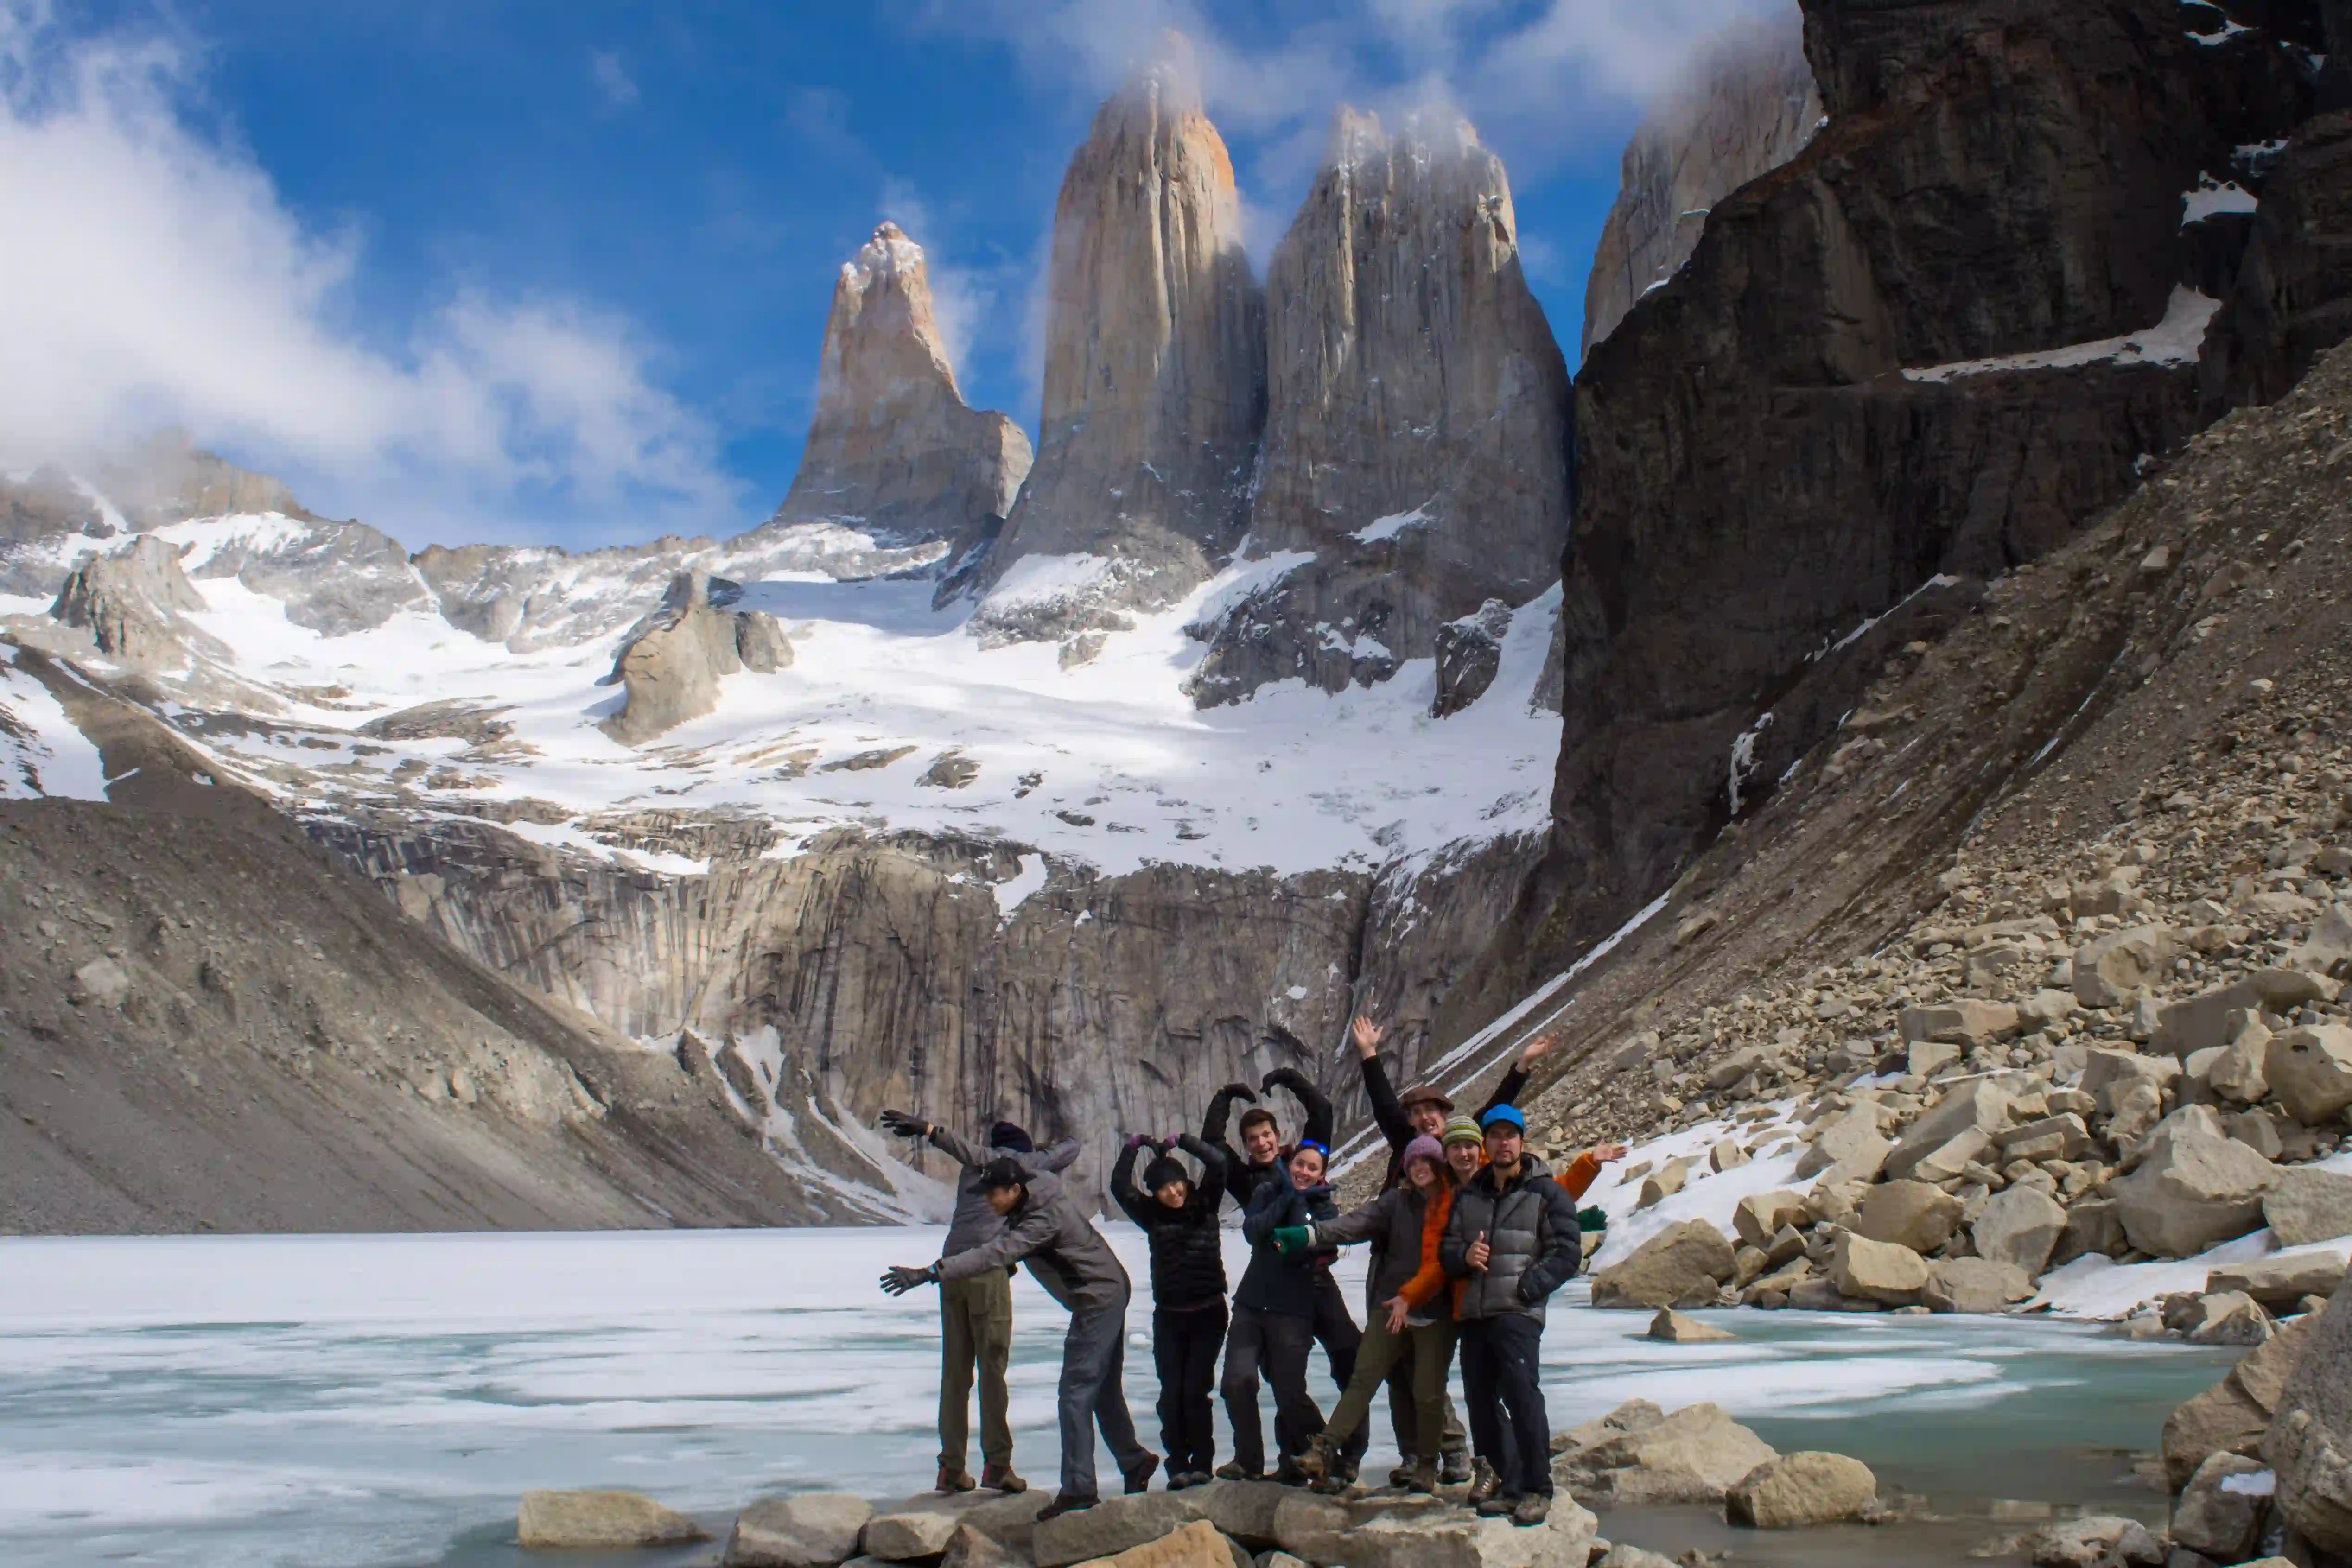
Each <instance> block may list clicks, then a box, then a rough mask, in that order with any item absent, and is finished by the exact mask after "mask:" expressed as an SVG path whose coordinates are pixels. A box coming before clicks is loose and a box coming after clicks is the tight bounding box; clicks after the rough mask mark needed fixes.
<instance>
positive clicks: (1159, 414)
mask: <svg viewBox="0 0 2352 1568" xmlns="http://www.w3.org/2000/svg"><path fill="white" fill-rule="evenodd" d="M1046 287H1047V297H1046V322H1045V337H1046V342H1045V407H1044V412H1043V419H1042V423H1041V425H1040V429H1039V440H1038V454H1037V465H1036V468H1035V471H1034V473H1033V474H1032V475H1031V476H1030V479H1029V483H1028V485H1027V486H1026V487H1025V488H1024V490H1023V492H1022V495H1021V499H1020V501H1019V503H1018V504H1017V505H1016V506H1015V507H1014V508H1013V517H1012V519H1011V521H1010V522H1009V523H1008V524H1007V525H1006V528H1005V531H1004V536H1003V538H1002V539H1001V540H1000V541H999V542H998V545H997V547H996V549H995V550H994V552H993V553H992V559H991V561H990V563H989V567H988V570H987V574H986V576H987V580H988V581H989V582H990V583H992V584H995V585H998V586H999V587H1000V588H1002V589H1003V593H1001V594H999V595H995V596H992V602H991V603H983V605H982V624H983V630H984V631H990V630H992V631H993V632H995V633H996V634H999V635H1011V636H1033V637H1045V636H1058V635H1061V634H1063V633H1065V632H1070V631H1079V630H1084V629H1086V628H1087V627H1088V626H1103V625H1113V624H1117V623H1118V621H1119V612H1120V611H1121V610H1122V609H1124V608H1135V607H1158V606H1160V605H1164V604H1167V603H1169V602H1171V601H1173V600H1175V599H1176V598H1178V597H1180V596H1181V595H1182V594H1183V593H1184V592H1185V591H1187V590H1189V589H1191V588H1192V586H1193V585H1194V584H1196V583H1198V582H1199V581H1201V580H1202V578H1203V577H1205V576H1206V575H1207V574H1208V573H1209V572H1210V571H1211V570H1213V567H1214V565H1215V564H1216V563H1217V562H1218V561H1220V560H1221V559H1223V557H1225V556H1226V555H1227V554H1229V553H1230V552H1231V550H1232V549H1233V548H1234V544H1235V543H1236V542H1238V540H1239V539H1240V538H1241V534H1242V529H1243V527H1244V521H1245V517H1246V509H1247V507H1246V489H1247V486H1248V482H1249V474H1250V465H1251V463H1252V461H1253V459H1254V457H1255V451H1256V445H1257V436H1258V429H1259V425H1260V423H1261V422H1262V420H1263V418H1264V411H1265V317H1264V310H1263V303H1262V300H1261V298H1260V296H1259V293H1258V289H1257V286H1256V284H1255V282H1254V281H1253V279H1252V278H1251V277H1250V268H1249V262H1248V258H1247V257H1246V256H1244V253H1243V250H1242V220H1241V201H1240V197H1239V195H1238V193H1236V191H1235V189H1234V169H1233V161H1232V159H1231V158H1230V157H1228V156H1227V154H1226V152H1225V144H1224V141H1223V139H1222V138H1221V137H1219V136H1218V134H1217V130H1216V127H1215V126H1213V125H1212V124H1210V123H1209V120H1208V117H1207V116H1206V115H1205V114H1203V113H1202V110H1201V98H1200V90H1199V88H1198V86H1197V85H1196V82H1195V78H1194V75H1193V70H1192V52H1191V48H1190V47H1189V46H1188V45H1186V44H1185V43H1184V41H1183V40H1182V39H1181V37H1177V36H1176V35H1173V34H1170V35H1167V36H1166V37H1163V39H1162V40H1161V48H1160V57H1159V58H1158V59H1157V60H1156V61H1155V62H1154V63H1152V64H1151V65H1150V66H1148V67H1146V68H1143V69H1142V70H1140V71H1139V72H1138V73H1137V74H1136V75H1135V77H1134V78H1131V79H1130V80H1129V82H1128V84H1127V85H1126V86H1125V87H1124V88H1122V89H1120V90H1119V91H1118V93H1117V94H1115V95H1114V96H1113V97H1111V98H1110V99H1108V101H1106V102H1105V103H1104V104H1103V106H1102V108H1101V109H1100V110H1097V113H1096V115H1095V120H1094V127H1093V130H1092V131H1091V132H1090V133H1089V134H1088V135H1087V140H1086V141H1085V143H1084V144H1083V145H1081V146H1080V147H1079V148H1078V150H1077V152H1076V154H1075V155H1074V156H1073V157H1072V158H1071V160H1070V166H1069V169H1068V172H1066V173H1065V174H1064V175H1063V177H1062V190H1061V195H1060V197H1059V199H1058V200H1057V201H1056V202H1055V208H1054V243H1053V256H1052V260H1051V263H1050V266H1049V269H1048V274H1047V279H1046ZM1074 555H1077V556H1091V557H1095V558H1098V560H1099V562H1100V563H1102V564H1100V565H1098V566H1097V567H1096V568H1095V569H1094V570H1092V572H1091V574H1079V575H1080V576H1081V577H1083V578H1085V580H1087V582H1088V583H1089V584H1090V587H1089V588H1088V590H1087V591H1086V592H1085V593H1082V594H1079V595H1078V596H1076V598H1075V599H1073V598H1067V597H1065V599H1064V600H1062V601H1060V602H1059V603H1058V604H1057V606H1056V608H1055V610H1054V612H1053V613H1050V614H1047V615H1044V616H1040V615H1038V614H1036V613H1034V612H1035V610H1036V609H1037V608H1038V607H1037V606H1036V605H1034V604H1028V605H1027V606H1026V611H1025V612H1024V618H1023V619H1022V621H1021V623H1020V624H1019V625H1017V626H1016V625H1013V624H1012V623H1011V622H1010V620H1009V619H1007V618H1006V617H1003V616H1001V615H1000V616H996V617H994V619H993V620H992V609H1001V608H1003V604H1002V601H1003V597H1004V595H1006V594H1011V593H1013V592H1014V591H1015V590H1016V589H1017V587H1018V584H1019V581H1020V578H1019V577H1016V578H1015V580H1014V582H1013V583H1010V584H1008V583H1007V581H1006V579H1007V575H1008V573H1014V572H1015V571H1016V569H1017V568H1018V567H1019V563H1020V562H1021V561H1022V560H1024V559H1028V558H1032V557H1040V556H1074ZM1024 575H1042V576H1054V577H1056V578H1057V579H1058V580H1063V581H1068V580H1072V579H1071V574H1070V573H1067V572H1062V573H1037V574H1024Z"/></svg>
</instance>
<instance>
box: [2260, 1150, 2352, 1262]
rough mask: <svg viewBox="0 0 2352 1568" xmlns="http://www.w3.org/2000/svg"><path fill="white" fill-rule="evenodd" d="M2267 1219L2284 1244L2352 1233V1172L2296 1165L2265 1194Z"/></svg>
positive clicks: (2291, 1244) (2295, 1244)
mask: <svg viewBox="0 0 2352 1568" xmlns="http://www.w3.org/2000/svg"><path fill="white" fill-rule="evenodd" d="M2263 1219H2264V1220H2265V1221H2266V1222H2267V1223H2268V1224H2269V1226H2270V1228H2271V1234H2272V1235H2273V1237H2275V1238H2277V1239H2278V1244H2279V1245H2280V1246H2282V1247H2301V1246H2303V1245H2304V1244H2305V1242H2310V1241H2333V1240H2334V1239H2336V1238H2337V1237H2339V1236H2352V1173H2347V1172H2344V1171H2324V1170H2321V1169H2319V1168H2318V1167H2317V1166H2290V1167H2288V1168H2286V1169H2284V1170H2282V1171H2280V1172H2279V1173H2278V1181H2277V1183H2276V1185H2274V1186H2272V1187H2271V1189H2270V1190H2269V1191H2268V1192H2265V1193H2264V1194H2263Z"/></svg>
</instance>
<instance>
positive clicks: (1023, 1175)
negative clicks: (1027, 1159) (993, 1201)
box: [980, 1155, 1029, 1192]
mask: <svg viewBox="0 0 2352 1568" xmlns="http://www.w3.org/2000/svg"><path fill="white" fill-rule="evenodd" d="M1028 1185H1029V1173H1028V1172H1027V1171H1025V1170H1023V1169H1022V1168H1021V1162H1020V1161H1019V1160H1016V1159H1013V1158H1012V1157H1011V1156H1009V1155H1007V1156H1001V1157H999V1158H997V1159H992V1160H991V1161H989V1162H988V1168H987V1169H985V1170H983V1171H982V1172H981V1173H980V1189H981V1190H982V1192H1001V1191H1003V1189H1004V1188H1006V1187H1008V1186H1028Z"/></svg>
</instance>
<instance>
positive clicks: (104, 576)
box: [49, 535, 218, 668]
mask: <svg viewBox="0 0 2352 1568" xmlns="http://www.w3.org/2000/svg"><path fill="white" fill-rule="evenodd" d="M204 608H205V601H204V600H203V599H202V598H200V597H198V595H197V593H196V591H195V589H194V587H193V586H191V585H190V583H189V581H188V578H187V574H186V573H185V572H184V571H182V570H180V552H179V551H178V550H176V549H173V548H172V547H171V546H170V545H168V544H166V543H164V542H163V540H162V539H159V538H154V537H153V536H152V535H149V536H146V537H143V538H137V539H133V540H132V541H131V546H130V548H129V549H123V550H121V551H119V552H117V553H115V554H113V555H106V556H100V557H98V558H97V559H94V560H91V561H90V562H89V563H88V564H87V565H85V566H83V567H81V568H80V569H79V570H77V571H75V572H74V574H73V575H72V576H71V577H68V578H67V579H66V581H65V586H64V587H63V588H61V589H59V590H58V599H57V602H56V603H55V604H54V605H52V606H51V607H50V609H49V613H50V615H51V616H52V617H54V618H55V619H56V620H57V621H58V623H59V624H61V625H65V626H72V627H78V628H80V629H81V630H84V631H87V632H89V635H90V641H91V642H92V643H94V644H96V646H97V648H98V651H99V652H100V653H104V654H106V655H107V656H108V657H110V658H112V659H115V660H117V661H119V662H120V663H122V664H129V665H131V666H133V667H136V668H154V667H158V666H163V665H177V664H183V663H184V662H185V661H186V658H187V655H188V651H189V646H190V643H191V642H192V641H203V642H205V643H209V642H210V640H209V639H206V638H204V635H203V633H201V632H197V631H196V629H195V628H194V627H193V626H191V625H189V624H188V622H187V621H186V620H185V619H184V612H187V611H191V610H202V609H204ZM211 645H212V646H213V647H215V648H217V647H218V644H216V643H214V644H211Z"/></svg>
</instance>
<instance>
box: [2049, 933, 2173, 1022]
mask: <svg viewBox="0 0 2352 1568" xmlns="http://www.w3.org/2000/svg"><path fill="white" fill-rule="evenodd" d="M2179 956H2180V937H2179V933H2177V932H2175V931H2174V930H2173V929H2172V928H2171V927H2170V926H2168V925H2136V926H2133V927H2132V928H2131V929H2130V930H2128V931H2116V932H2113V933H2110V934H2109V935H2107V936H2096V937H2093V938H2092V939H2091V940H2090V941H2088V942H2085V943H2084V944H2083V945H2082V946H2080V947H2077V948H2075V949H2074V997H2075V999H2076V1000H2077V1001H2080V1002H2081V1003H2082V1004H2083V1005H2084V1007H2086V1008H2118V1007H2121V1006H2123V1005H2124V1003H2125V1002H2126V1000H2127V999H2128V998H2130V996H2131V995H2132V993H2133V992H2135V991H2137V990H2138V989H2139V988H2141V987H2142V986H2145V985H2147V984H2148V983H2149V982H2150V981H2152V980H2153V979H2155V978H2156V977H2157V975H2158V973H2159V972H2160V971H2161V970H2162V969H2163V968H2164V967H2165V966H2166V965H2168V964H2169V963H2171V962H2172V960H2173V959H2175V958H2177V957H2179Z"/></svg>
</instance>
